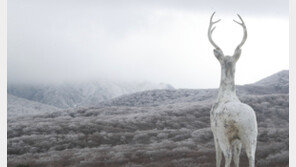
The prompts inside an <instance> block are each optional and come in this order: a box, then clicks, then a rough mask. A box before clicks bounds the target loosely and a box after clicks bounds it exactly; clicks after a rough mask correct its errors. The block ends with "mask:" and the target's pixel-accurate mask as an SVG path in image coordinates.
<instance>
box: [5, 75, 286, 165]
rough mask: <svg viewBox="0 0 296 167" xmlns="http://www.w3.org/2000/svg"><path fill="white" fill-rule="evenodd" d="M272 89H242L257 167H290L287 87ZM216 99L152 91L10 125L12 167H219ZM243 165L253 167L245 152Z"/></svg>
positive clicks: (203, 93)
mask: <svg viewBox="0 0 296 167" xmlns="http://www.w3.org/2000/svg"><path fill="white" fill-rule="evenodd" d="M272 81H274V82H277V81H278V80H272ZM287 83H288V81H287ZM274 85H277V84H276V83H274V84H271V85H266V86H264V85H256V84H251V85H243V86H240V87H238V92H239V95H240V97H239V98H240V100H241V101H242V102H244V103H246V104H249V105H250V106H251V107H252V108H253V109H254V111H255V112H256V117H257V122H258V142H257V150H256V166H257V167H270V166H278V167H288V166H289V94H288V93H287V92H286V88H285V87H286V86H285V84H278V85H280V86H279V87H274ZM281 85H282V87H281ZM279 88H280V89H279ZM216 94H217V90H214V89H210V90H191V89H181V90H152V91H144V92H138V93H134V94H131V95H125V96H121V97H118V98H114V99H112V100H108V101H106V102H104V103H101V104H100V105H99V106H97V107H87V108H79V109H78V108H77V109H69V110H65V111H63V112H53V113H42V114H37V115H34V116H33V117H32V116H27V117H25V116H24V117H13V118H12V119H9V120H8V131H7V137H8V138H7V142H8V145H7V147H8V149H7V151H8V166H9V167H15V166H18V165H19V166H21V165H23V166H26V165H27V166H30V167H39V166H44V167H47V166H48V167H49V166H65V167H70V166H71V167H85V166H93V167H95V166H102V167H118V166H120V167H127V166H133V167H135V166H137V167H151V166H164V167H171V166H178V167H193V166H202V167H212V166H215V149H214V148H215V147H214V141H213V136H212V133H211V130H210V118H209V116H210V110H211V106H212V104H213V103H214V100H215V98H216ZM240 159H241V161H240V166H248V160H247V156H246V154H245V152H244V150H242V154H241V156H240ZM222 165H223V164H222Z"/></svg>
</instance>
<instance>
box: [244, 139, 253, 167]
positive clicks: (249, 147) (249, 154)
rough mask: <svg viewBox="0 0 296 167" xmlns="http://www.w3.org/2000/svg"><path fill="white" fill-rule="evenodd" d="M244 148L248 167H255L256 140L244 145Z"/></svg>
mask: <svg viewBox="0 0 296 167" xmlns="http://www.w3.org/2000/svg"><path fill="white" fill-rule="evenodd" d="M245 148H246V153H247V157H248V159H249V167H255V152H256V140H253V141H248V142H247V143H245Z"/></svg>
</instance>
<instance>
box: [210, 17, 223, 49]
mask: <svg viewBox="0 0 296 167" xmlns="http://www.w3.org/2000/svg"><path fill="white" fill-rule="evenodd" d="M215 13H216V12H214V13H213V14H212V16H211V19H210V25H209V29H208V38H209V41H210V42H211V44H212V45H213V46H214V47H215V48H216V49H217V50H219V51H221V49H220V48H219V46H218V45H216V44H215V42H214V41H213V39H212V33H213V31H214V30H215V28H216V27H214V28H212V27H213V25H214V24H216V23H218V22H219V21H220V20H221V19H219V20H217V21H213V17H214V14H215Z"/></svg>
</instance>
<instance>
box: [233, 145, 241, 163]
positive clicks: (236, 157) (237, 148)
mask: <svg viewBox="0 0 296 167" xmlns="http://www.w3.org/2000/svg"><path fill="white" fill-rule="evenodd" d="M241 148H242V144H241V143H240V142H239V141H235V143H234V144H233V161H234V165H235V167H239V155H240V153H241Z"/></svg>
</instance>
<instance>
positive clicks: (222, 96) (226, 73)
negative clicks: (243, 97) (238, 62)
mask: <svg viewBox="0 0 296 167" xmlns="http://www.w3.org/2000/svg"><path fill="white" fill-rule="evenodd" d="M234 74H235V70H231V69H228V68H223V67H222V68H221V81H220V87H219V91H218V102H226V101H237V100H238V98H237V96H236V88H235V82H234V76H235V75H234Z"/></svg>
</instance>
